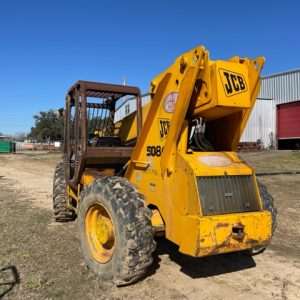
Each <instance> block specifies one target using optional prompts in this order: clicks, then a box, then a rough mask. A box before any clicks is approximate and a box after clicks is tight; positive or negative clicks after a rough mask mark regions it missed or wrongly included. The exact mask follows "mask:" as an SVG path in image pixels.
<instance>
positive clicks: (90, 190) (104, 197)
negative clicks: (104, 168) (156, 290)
mask: <svg viewBox="0 0 300 300" xmlns="http://www.w3.org/2000/svg"><path fill="white" fill-rule="evenodd" d="M99 204H100V205H101V206H102V207H104V208H105V209H106V210H107V212H108V213H109V216H110V218H111V221H112V223H113V227H114V241H115V242H114V251H113V254H112V256H111V258H110V260H109V261H107V262H105V263H101V262H99V261H97V260H96V259H95V258H94V256H93V254H92V253H91V246H89V241H88V238H87V234H86V228H85V227H86V221H85V218H86V216H87V213H88V211H89V209H90V208H91V207H95V205H99ZM77 229H78V234H79V241H80V247H81V252H82V254H83V257H84V259H85V261H86V263H87V265H88V267H89V268H90V269H91V270H92V271H93V272H94V273H95V274H96V275H97V276H98V277H100V278H101V279H105V280H113V281H114V283H115V284H116V285H117V286H123V285H128V284H131V283H134V282H136V281H137V280H138V279H139V278H141V277H142V276H144V275H145V274H146V271H147V268H148V267H149V266H150V265H151V264H152V261H153V259H152V252H153V251H154V250H155V242H154V239H153V235H154V230H153V227H152V224H151V211H150V209H148V208H147V206H146V205H145V201H144V197H143V195H141V194H140V193H138V191H137V189H136V188H135V187H134V186H133V185H132V184H131V183H129V182H128V181H127V180H126V179H125V178H122V177H116V176H114V177H101V178H99V179H97V180H95V181H94V182H93V183H91V184H90V185H89V186H87V187H86V188H85V190H84V192H83V194H82V196H81V199H80V205H79V211H78V218H77ZM92 241H93V239H92ZM92 248H93V249H95V247H92Z"/></svg>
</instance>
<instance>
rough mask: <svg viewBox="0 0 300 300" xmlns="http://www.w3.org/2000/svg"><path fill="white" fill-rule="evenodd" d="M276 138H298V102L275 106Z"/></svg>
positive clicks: (299, 128)
mask: <svg viewBox="0 0 300 300" xmlns="http://www.w3.org/2000/svg"><path fill="white" fill-rule="evenodd" d="M277 138H278V139H283V138H285V139H286V138H300V101H297V102H292V103H287V104H281V105H278V106H277Z"/></svg>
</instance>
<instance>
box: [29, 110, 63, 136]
mask: <svg viewBox="0 0 300 300" xmlns="http://www.w3.org/2000/svg"><path fill="white" fill-rule="evenodd" d="M33 118H34V119H35V126H34V127H31V131H30V133H29V134H28V138H30V139H32V140H36V141H38V142H46V141H48V142H49V141H53V140H62V139H63V130H64V120H63V117H62V116H61V115H60V114H59V112H58V111H55V110H52V109H51V110H49V111H46V112H44V111H41V112H40V113H39V114H38V115H35V116H33Z"/></svg>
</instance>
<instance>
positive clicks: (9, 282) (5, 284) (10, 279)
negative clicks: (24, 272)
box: [0, 266, 20, 299]
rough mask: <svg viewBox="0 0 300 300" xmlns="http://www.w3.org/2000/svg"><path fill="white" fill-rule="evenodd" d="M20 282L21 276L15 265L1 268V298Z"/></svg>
mask: <svg viewBox="0 0 300 300" xmlns="http://www.w3.org/2000/svg"><path fill="white" fill-rule="evenodd" d="M18 283H20V277H19V273H18V270H17V268H16V267H15V266H9V267H5V268H2V269H0V299H1V298H3V297H4V296H5V295H6V294H7V293H9V292H10V291H12V290H13V289H14V287H15V286H16V285H17V284H18Z"/></svg>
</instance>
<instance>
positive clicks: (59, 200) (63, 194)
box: [52, 162, 75, 222]
mask: <svg viewBox="0 0 300 300" xmlns="http://www.w3.org/2000/svg"><path fill="white" fill-rule="evenodd" d="M52 197H53V209H54V216H55V220H56V221H57V222H67V221H73V220H74V219H75V212H74V211H72V210H70V209H69V208H68V207H67V199H68V195H67V184H66V179H65V166H64V162H59V163H58V164H57V165H56V168H55V172H54V180H53V196H52Z"/></svg>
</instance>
